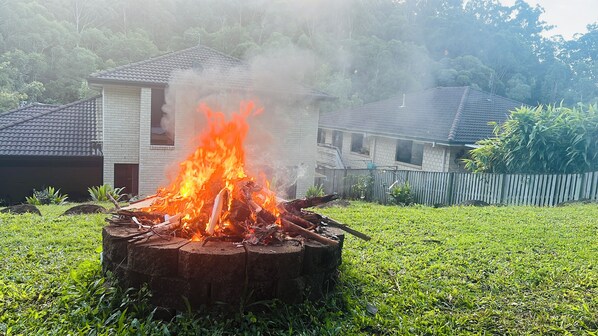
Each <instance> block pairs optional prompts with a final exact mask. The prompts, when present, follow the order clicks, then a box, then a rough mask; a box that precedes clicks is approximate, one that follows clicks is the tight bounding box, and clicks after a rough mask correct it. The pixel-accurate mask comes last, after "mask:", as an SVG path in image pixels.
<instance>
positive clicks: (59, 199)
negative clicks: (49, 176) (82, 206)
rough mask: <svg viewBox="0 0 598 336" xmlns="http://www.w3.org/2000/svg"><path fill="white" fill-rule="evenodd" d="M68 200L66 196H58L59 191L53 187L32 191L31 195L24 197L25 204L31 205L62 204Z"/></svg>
mask: <svg viewBox="0 0 598 336" xmlns="http://www.w3.org/2000/svg"><path fill="white" fill-rule="evenodd" d="M68 198H69V197H68V195H67V194H64V195H62V194H60V189H55V188H54V187H47V188H46V189H44V190H35V189H33V195H32V196H31V197H25V199H26V200H27V203H29V204H33V205H46V204H63V203H64V202H66V200H67V199H68Z"/></svg>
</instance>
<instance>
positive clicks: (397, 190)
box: [388, 183, 415, 205]
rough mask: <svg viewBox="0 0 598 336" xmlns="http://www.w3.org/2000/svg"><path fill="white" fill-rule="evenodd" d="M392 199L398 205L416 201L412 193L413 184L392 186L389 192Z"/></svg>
mask: <svg viewBox="0 0 598 336" xmlns="http://www.w3.org/2000/svg"><path fill="white" fill-rule="evenodd" d="M388 194H389V195H390V197H392V201H393V203H394V204H397V205H410V204H413V203H415V198H414V196H413V194H412V193H411V186H410V185H409V183H405V184H402V185H398V184H397V185H394V186H392V187H391V188H390V190H389V193H388Z"/></svg>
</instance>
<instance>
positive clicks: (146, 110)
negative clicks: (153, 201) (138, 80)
mask: <svg viewBox="0 0 598 336" xmlns="http://www.w3.org/2000/svg"><path fill="white" fill-rule="evenodd" d="M151 107H152V90H151V88H142V89H141V92H140V105H139V110H140V111H139V115H140V118H139V125H138V126H137V127H138V128H139V129H138V132H139V193H140V194H141V195H151V194H154V193H156V190H157V189H158V188H159V187H165V186H167V185H168V182H169V181H168V178H167V175H168V174H167V172H171V173H172V174H174V172H175V171H176V169H177V167H176V164H177V162H180V161H181V160H182V159H183V156H184V153H186V152H187V151H188V146H187V145H186V142H187V141H186V139H187V138H188V137H189V136H190V135H189V134H190V133H192V123H185V119H189V118H190V116H186V115H185V114H184V113H178V114H177V115H176V116H175V118H176V119H175V139H174V146H166V145H152V144H151V143H150V138H151V131H150V130H151V116H152V111H151Z"/></svg>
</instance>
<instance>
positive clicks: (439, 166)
mask: <svg viewBox="0 0 598 336" xmlns="http://www.w3.org/2000/svg"><path fill="white" fill-rule="evenodd" d="M448 161H449V153H448V151H447V147H446V146H442V145H432V144H425V145H424V158H423V160H422V167H421V170H423V171H432V172H443V171H447V169H448Z"/></svg>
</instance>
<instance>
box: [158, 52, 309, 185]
mask: <svg viewBox="0 0 598 336" xmlns="http://www.w3.org/2000/svg"><path fill="white" fill-rule="evenodd" d="M314 71H315V58H314V55H313V54H312V53H311V52H309V51H306V50H302V49H300V48H297V47H295V46H288V47H286V48H283V49H276V50H269V51H265V52H264V53H261V54H259V55H256V56H255V57H253V58H252V59H250V60H248V61H246V62H244V64H243V65H241V66H239V67H234V68H199V69H191V70H181V71H177V72H175V73H174V74H173V76H172V77H171V81H170V83H169V85H168V89H167V91H166V104H165V105H164V106H163V111H164V112H165V115H164V117H163V119H162V122H161V124H162V127H163V128H165V129H167V132H168V133H170V134H174V135H175V137H176V141H175V143H176V144H177V146H181V147H182V148H183V150H182V151H181V157H180V159H179V161H180V160H182V159H184V158H185V157H186V156H187V155H188V154H189V153H190V152H191V151H193V150H194V149H195V148H196V146H197V145H198V144H197V143H196V142H195V141H194V140H196V139H197V135H198V134H200V133H201V132H202V130H203V128H204V126H205V124H206V123H205V120H204V118H205V117H204V115H203V113H198V111H197V108H198V106H199V104H200V103H206V104H207V105H208V106H209V107H210V108H212V109H213V110H217V111H222V112H224V113H225V114H227V115H230V114H232V113H234V112H238V111H239V107H240V103H241V102H243V101H248V100H252V101H254V102H255V103H256V106H257V107H262V108H263V109H264V111H263V113H262V114H260V115H258V116H255V117H251V118H249V120H248V122H249V124H250V125H249V126H250V130H249V133H248V136H247V139H246V141H245V151H246V159H247V161H246V163H247V166H246V169H247V170H248V172H249V173H250V174H251V175H252V176H259V175H260V174H262V173H265V174H266V176H267V177H268V179H269V180H271V181H272V182H273V184H275V185H276V186H277V187H278V188H279V189H280V190H277V191H278V192H284V191H285V190H286V189H288V188H289V187H290V186H291V185H293V184H294V183H296V182H297V179H300V178H302V177H303V176H305V175H306V170H307V169H308V168H307V167H308V166H311V169H313V168H314V167H313V165H314V164H313V163H309V164H308V163H304V162H297V160H296V157H297V156H301V155H300V154H298V151H301V150H302V148H300V146H297V144H296V143H293V142H294V140H293V138H294V137H296V132H297V130H298V129H301V128H302V127H303V126H302V125H300V124H299V123H301V122H310V123H311V124H312V125H314V127H317V125H315V123H317V118H318V114H317V113H314V112H313V111H314V109H315V107H313V104H314V100H313V97H311V96H309V95H307V94H306V93H307V92H308V90H309V89H307V87H306V86H304V85H303V84H302V83H303V82H304V81H305V80H306V78H307V77H308V76H311V75H313V72H314ZM314 118H315V120H313V119H314ZM175 129H176V132H174V130H175ZM312 133H313V134H314V136H315V131H314V132H312ZM313 145H314V146H315V137H314V139H313ZM314 159H315V158H314ZM177 169H178V168H177V165H176V163H173V164H172V165H171V167H169V171H170V172H169V174H168V175H169V176H170V177H171V178H172V177H173V176H175V174H176V170H177Z"/></svg>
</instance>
